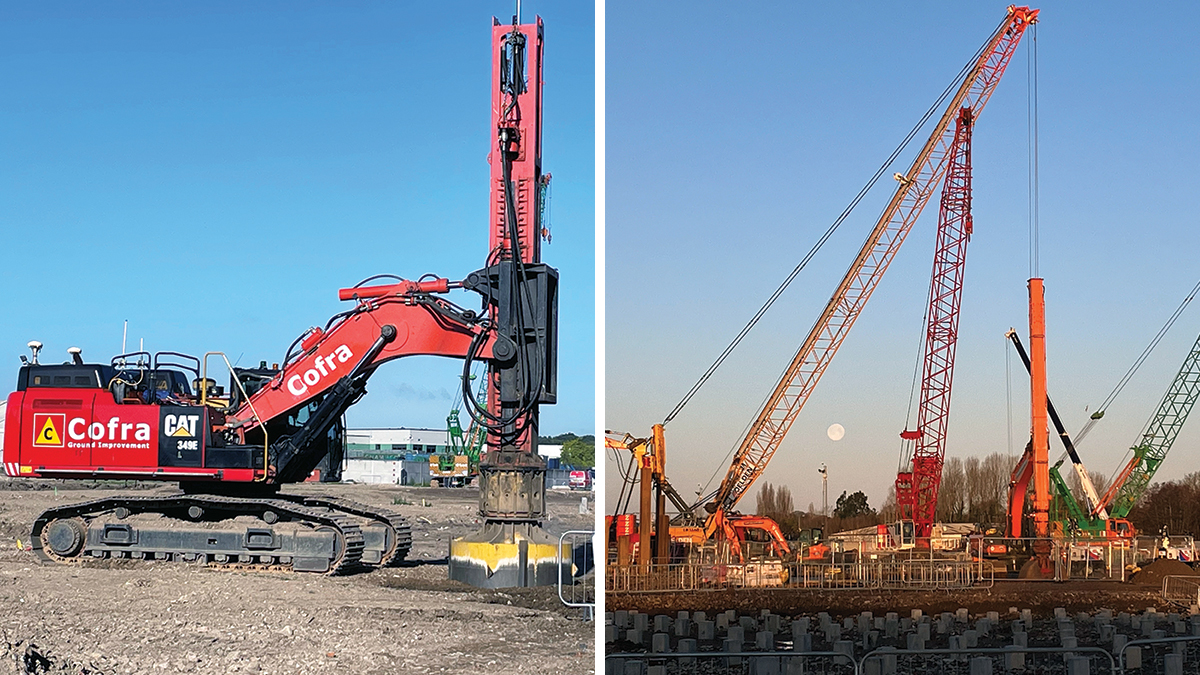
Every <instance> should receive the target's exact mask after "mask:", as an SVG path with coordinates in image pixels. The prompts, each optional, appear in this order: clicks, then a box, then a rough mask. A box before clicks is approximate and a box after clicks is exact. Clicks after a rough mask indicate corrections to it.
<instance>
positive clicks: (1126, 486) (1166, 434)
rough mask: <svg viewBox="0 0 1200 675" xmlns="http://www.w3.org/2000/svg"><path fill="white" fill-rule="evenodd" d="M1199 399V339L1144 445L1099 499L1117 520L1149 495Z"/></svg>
mask: <svg viewBox="0 0 1200 675" xmlns="http://www.w3.org/2000/svg"><path fill="white" fill-rule="evenodd" d="M1197 397H1200V337H1198V338H1197V339H1196V343H1195V344H1193V345H1192V350H1191V351H1190V352H1188V355H1187V358H1185V359H1184V360H1183V366H1182V367H1180V369H1179V372H1178V373H1176V375H1175V379H1174V380H1173V381H1172V382H1171V386H1170V387H1168V388H1167V393H1166V394H1164V395H1163V398H1162V401H1161V402H1160V403H1159V404H1158V410H1157V411H1156V412H1155V413H1154V416H1153V417H1151V418H1150V421H1149V422H1148V423H1147V424H1146V429H1145V431H1143V432H1142V442H1141V443H1138V444H1137V445H1135V446H1133V448H1132V450H1133V458H1132V459H1131V460H1130V461H1129V464H1128V465H1126V467H1125V468H1124V470H1122V472H1121V475H1120V476H1119V477H1118V478H1117V480H1116V481H1114V483H1113V486H1112V487H1111V488H1109V490H1108V492H1107V493H1106V494H1105V495H1104V497H1102V498H1101V499H1100V503H1101V506H1105V505H1108V504H1109V503H1110V502H1111V505H1112V509H1111V511H1112V515H1113V516H1114V517H1116V518H1124V517H1125V516H1128V515H1129V510H1130V509H1132V508H1133V506H1134V504H1136V503H1137V501H1138V499H1140V498H1141V496H1142V494H1144V493H1145V492H1146V488H1147V487H1148V486H1149V485H1150V478H1152V477H1153V476H1154V472H1155V471H1158V467H1159V465H1161V464H1162V462H1163V460H1164V459H1166V457H1167V453H1168V452H1169V451H1170V450H1171V446H1172V445H1173V444H1174V443H1175V437H1176V436H1178V435H1179V431H1180V430H1181V429H1183V423H1184V422H1186V421H1187V418H1188V415H1189V414H1190V413H1191V412H1192V406H1194V405H1195V403H1196V399H1197Z"/></svg>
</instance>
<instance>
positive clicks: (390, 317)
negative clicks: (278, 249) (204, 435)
mask: <svg viewBox="0 0 1200 675" xmlns="http://www.w3.org/2000/svg"><path fill="white" fill-rule="evenodd" d="M451 286H454V287H464V286H465V283H463V282H460V283H457V284H451V282H449V281H448V280H446V279H436V280H433V281H423V282H411V281H401V282H400V283H397V284H391V285H387V286H368V287H354V288H344V289H342V290H341V291H340V292H339V296H340V297H341V299H343V300H354V301H355V307H354V308H353V309H351V310H348V311H346V312H342V313H340V314H337V315H336V316H334V317H333V318H332V319H331V320H330V322H329V324H328V325H327V326H326V328H311V329H309V330H308V331H307V332H306V333H305V334H304V335H303V336H301V337H300V338H299V339H298V340H297V342H298V343H299V344H298V346H299V349H296V350H295V351H292V350H289V354H288V355H287V358H286V359H285V361H284V363H283V364H282V369H281V370H280V371H279V372H278V373H277V374H276V375H275V376H274V377H273V378H272V379H271V380H270V381H269V382H268V383H267V384H266V385H265V386H263V387H262V388H260V389H259V390H258V391H257V392H255V393H254V394H253V395H251V396H250V398H249V399H248V400H247V401H245V402H242V403H241V405H240V406H239V407H238V409H237V410H236V411H235V412H234V413H233V415H232V416H231V417H230V418H229V420H228V421H227V426H228V428H229V429H231V430H239V431H240V432H242V433H245V432H247V431H249V430H251V429H254V428H255V427H258V426H260V425H263V424H266V423H268V422H270V421H271V420H273V419H275V418H277V417H278V416H280V415H283V414H285V413H287V412H289V411H292V410H295V409H297V408H299V407H302V406H305V405H307V404H309V403H311V402H313V401H314V400H318V399H320V398H321V397H322V396H324V395H325V394H326V393H327V392H328V391H329V390H331V389H332V388H333V387H334V386H335V385H336V384H337V383H338V382H340V381H341V380H342V379H343V378H345V377H346V376H348V375H349V374H350V372H351V370H352V369H353V370H355V371H356V377H359V378H362V377H364V376H365V377H369V376H370V374H371V373H373V372H374V371H375V369H376V368H377V367H378V366H379V365H381V364H383V363H385V362H387V361H390V360H392V359H396V358H400V357H402V356H414V355H430V356H449V357H455V358H464V357H466V355H467V354H468V353H469V352H470V351H471V349H472V345H473V343H474V345H475V353H476V354H477V355H478V356H480V357H482V358H489V357H491V356H492V344H493V343H494V334H493V333H490V332H489V331H488V330H487V325H488V323H487V322H486V321H484V320H482V319H480V318H478V317H476V316H475V313H474V312H471V311H467V310H462V309H459V308H457V307H455V306H454V305H452V304H451V303H449V302H447V301H446V300H445V299H443V298H440V297H438V296H437V295H436V294H437V293H446V292H448V291H449V289H450V287H451ZM388 327H390V329H389V328H388ZM385 333H386V334H390V335H391V338H390V339H387V340H385V341H384V342H383V344H382V345H377V344H376V343H377V341H379V340H380V338H381V337H382V336H383V335H384V334H385ZM480 343H483V344H480ZM296 346H297V345H296V344H293V349H295V348H296Z"/></svg>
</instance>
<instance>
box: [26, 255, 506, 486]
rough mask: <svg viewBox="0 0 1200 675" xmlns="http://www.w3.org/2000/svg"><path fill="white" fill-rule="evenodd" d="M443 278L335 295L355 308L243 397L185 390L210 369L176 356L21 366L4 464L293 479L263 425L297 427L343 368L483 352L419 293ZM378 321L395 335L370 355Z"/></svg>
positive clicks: (148, 475) (77, 472)
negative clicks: (271, 447)
mask: <svg viewBox="0 0 1200 675" xmlns="http://www.w3.org/2000/svg"><path fill="white" fill-rule="evenodd" d="M449 285H450V284H449V282H447V280H445V279H440V280H437V282H424V283H421V284H416V283H413V282H408V281H402V282H401V283H398V284H393V285H388V286H372V287H365V288H348V289H342V290H341V292H340V294H339V295H340V296H341V297H343V298H345V299H353V300H355V301H356V306H355V308H354V309H352V310H350V311H349V312H347V313H344V314H342V315H339V317H336V318H335V319H334V321H333V322H332V323H331V325H330V326H329V327H328V329H320V328H314V329H311V330H310V331H309V332H308V333H306V334H305V336H303V338H302V339H301V340H300V344H301V349H300V350H299V351H298V352H297V353H295V354H294V355H293V356H292V357H291V359H290V360H289V361H288V362H287V363H285V364H283V367H282V368H280V369H278V371H277V372H276V373H275V374H274V375H273V377H270V378H269V379H268V380H267V381H266V382H265V383H264V384H262V386H260V387H258V388H257V390H256V391H254V392H253V393H251V394H249V396H248V397H236V396H233V394H235V390H238V389H239V388H242V389H243V390H244V383H239V382H236V381H234V380H233V379H232V378H231V380H230V386H229V390H228V395H227V394H226V393H225V392H222V393H221V394H216V393H215V390H216V388H215V387H212V386H211V384H210V385H209V388H210V390H209V391H204V392H200V391H194V390H198V389H200V387H199V386H197V385H198V384H200V383H201V382H202V381H204V380H209V381H210V383H211V380H210V379H209V377H208V376H209V373H208V372H207V369H206V368H205V367H204V364H201V363H200V362H199V360H197V359H192V358H189V357H183V356H182V355H175V354H166V353H164V354H159V355H156V356H155V357H151V356H150V355H148V354H137V355H123V356H121V357H117V358H116V359H114V361H113V363H112V364H109V365H102V364H86V363H82V362H81V363H67V364H63V365H41V364H31V365H27V366H25V367H23V368H22V370H21V374H20V376H19V381H18V385H17V389H18V390H17V391H16V392H13V393H12V394H11V395H10V396H9V397H8V406H7V413H6V421H5V430H6V433H5V435H4V464H5V465H6V466H9V467H15V468H16V474H17V475H19V476H22V477H30V478H71V477H75V478H82V477H105V478H136V479H140V480H168V481H176V480H182V481H189V482H191V481H221V482H234V483H237V482H242V483H250V482H264V483H268V484H275V483H279V482H292V481H290V480H281V479H280V477H279V475H278V469H280V468H281V467H280V466H279V465H278V464H276V463H273V462H272V457H271V453H270V452H269V451H268V449H267V446H268V445H269V444H270V442H271V440H272V439H271V436H272V435H273V434H272V433H271V431H272V428H273V427H274V428H275V429H280V428H281V426H287V427H289V428H291V427H295V426H296V421H295V420H294V418H295V417H296V416H297V414H298V413H299V411H300V410H302V409H305V408H307V407H309V406H312V405H313V404H314V403H315V402H319V401H322V400H323V399H324V397H325V395H326V394H327V392H328V391H329V389H330V388H331V387H333V386H334V385H335V384H336V383H337V382H338V381H339V380H340V379H341V378H342V377H343V376H346V375H349V374H350V372H351V371H352V370H354V369H356V368H357V369H358V370H359V371H360V373H361V374H362V375H363V376H369V375H370V373H371V372H373V371H374V369H375V368H377V367H378V366H379V365H381V364H383V363H385V362H387V361H390V360H392V359H396V358H399V357H401V356H412V355H436V356H449V357H457V358H463V357H465V356H466V354H467V352H468V350H469V349H470V347H471V344H472V341H473V340H478V341H479V342H482V344H481V345H480V344H477V348H476V355H477V356H479V357H481V358H488V357H490V355H491V349H490V339H489V337H488V336H487V335H485V333H486V331H485V330H484V329H483V328H482V327H481V326H479V325H471V323H469V319H468V318H467V316H464V315H461V314H460V315H459V316H461V317H462V318H461V319H460V321H458V322H455V321H453V320H451V318H449V317H452V316H454V315H455V312H456V311H457V310H456V309H455V308H453V306H452V305H450V304H449V303H446V302H445V301H444V300H442V299H440V298H437V297H435V296H433V295H432V294H431V293H429V292H427V290H443V289H445V290H448V289H447V287H448V286H449ZM455 285H456V286H461V285H462V284H461V283H460V284H455ZM443 292H444V290H443ZM384 326H392V327H393V328H394V329H395V337H394V338H393V339H392V340H390V341H389V342H387V343H386V344H384V345H383V346H382V349H379V350H378V351H377V353H372V346H373V345H374V344H375V343H376V342H377V341H379V339H380V333H381V331H382V330H383V327H384ZM138 358H140V359H142V365H141V366H139V365H137V364H136V362H134V361H133V359H138ZM167 360H169V363H168V362H167ZM139 380H140V381H139ZM118 383H123V384H125V385H126V386H123V387H118V386H116V385H117V384H118ZM239 398H240V399H241V400H242V402H241V403H240V404H236V403H235V401H237V400H238V399H239ZM289 417H290V418H293V420H292V422H291V423H288V422H287V421H286V419H285V418H289ZM280 433H282V432H280ZM309 471H311V468H310V469H309ZM309 471H305V472H303V475H302V476H299V479H300V480H303V478H304V477H306V476H307V475H308V473H309Z"/></svg>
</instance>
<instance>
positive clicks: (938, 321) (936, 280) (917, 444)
mask: <svg viewBox="0 0 1200 675" xmlns="http://www.w3.org/2000/svg"><path fill="white" fill-rule="evenodd" d="M973 121H974V118H973V115H972V112H971V109H970V108H963V109H962V110H961V111H959V115H958V120H957V123H956V124H955V131H954V145H953V147H952V149H951V153H950V168H949V170H948V171H947V172H946V185H945V187H944V188H943V189H942V202H941V209H940V211H939V214H938V232H937V246H936V248H935V250H934V254H933V276H932V281H931V283H930V286H929V314H928V317H927V318H926V322H925V325H926V334H925V357H924V359H923V373H922V377H921V399H920V406H919V407H918V411H917V428H916V429H915V430H914V431H911V432H910V431H907V430H906V431H905V432H904V433H903V434H901V436H902V437H904V438H906V439H911V440H912V441H913V443H912V444H907V443H906V447H908V448H910V449H911V451H912V452H911V457H907V458H905V461H904V462H903V464H902V467H906V468H907V470H902V471H901V472H900V473H899V474H898V475H897V476H896V505H897V507H898V508H899V510H900V518H901V519H903V520H912V521H913V523H914V526H915V527H914V529H915V534H916V536H917V537H918V538H919V539H925V538H928V537H929V535H930V532H931V531H932V529H933V521H934V512H935V511H936V510H937V496H938V487H939V486H940V485H941V482H942V461H943V458H944V457H945V454H946V428H947V426H948V425H949V422H950V387H951V384H952V383H953V379H954V353H955V347H956V346H957V345H958V315H959V307H960V305H961V301H962V289H963V271H964V265H965V263H966V260H967V242H968V241H970V239H971V229H972V222H971V127H972V123H973Z"/></svg>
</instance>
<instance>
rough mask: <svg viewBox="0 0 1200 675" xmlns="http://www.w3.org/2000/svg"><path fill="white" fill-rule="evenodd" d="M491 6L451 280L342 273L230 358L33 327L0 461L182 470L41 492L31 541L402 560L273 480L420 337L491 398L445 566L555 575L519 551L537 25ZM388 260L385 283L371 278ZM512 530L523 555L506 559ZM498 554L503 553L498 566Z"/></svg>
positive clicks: (494, 577) (130, 472) (532, 538)
mask: <svg viewBox="0 0 1200 675" xmlns="http://www.w3.org/2000/svg"><path fill="white" fill-rule="evenodd" d="M494 24H495V25H494V28H493V31H492V34H493V52H494V53H493V58H494V63H493V92H492V93H493V100H492V111H493V112H492V119H493V122H494V125H493V131H494V133H495V136H494V138H493V142H492V148H491V156H490V163H491V171H492V175H493V178H494V180H493V181H492V200H491V204H492V208H490V209H489V211H490V223H489V238H490V248H489V253H488V256H487V260H486V262H485V266H484V267H483V268H481V269H479V270H477V271H475V272H472V273H471V274H469V275H467V276H466V277H465V278H463V279H462V280H458V281H451V280H449V279H446V278H440V277H435V276H432V275H426V276H422V277H421V278H420V279H419V280H417V281H409V280H406V279H402V278H400V277H394V276H392V275H380V276H378V277H371V278H370V279H367V280H365V281H363V282H360V283H359V284H358V285H355V286H353V287H350V288H343V289H341V291H340V292H339V297H340V298H341V299H342V300H344V301H349V302H352V303H353V305H352V306H351V307H350V308H349V309H347V310H345V311H343V312H340V313H338V314H336V315H334V316H333V317H332V318H331V319H329V321H328V322H327V323H326V324H325V325H324V326H323V327H318V328H311V329H309V330H308V331H306V332H305V333H304V334H303V335H301V336H300V337H298V338H297V339H296V340H295V341H294V342H293V343H292V344H291V345H290V346H289V347H288V349H287V351H286V352H285V356H284V358H283V360H282V361H281V362H280V363H279V364H278V365H276V366H272V367H267V365H266V362H263V363H262V364H260V367H258V368H235V367H233V366H232V365H230V364H229V361H228V360H227V359H225V358H224V355H223V354H220V353H217V352H210V353H208V354H205V355H204V356H203V357H195V356H189V355H186V354H180V353H176V352H158V353H155V354H151V353H148V352H134V353H129V354H121V355H118V356H116V357H115V358H113V359H111V360H110V361H109V362H108V363H100V362H91V363H89V362H86V361H85V360H84V359H83V356H82V354H81V353H80V351H79V350H78V349H75V348H72V349H71V350H68V351H69V352H70V360H69V361H67V362H66V363H61V364H49V363H41V362H40V360H39V350H40V349H41V344H40V343H37V342H32V343H30V347H31V349H32V350H33V355H32V359H25V357H22V360H23V361H25V363H24V365H23V366H22V367H21V369H20V373H19V375H18V380H17V391H16V392H14V393H13V394H11V395H10V396H9V397H8V402H7V412H6V418H5V432H6V433H5V434H4V448H3V449H4V467H5V470H6V472H7V473H9V475H15V476H20V477H22V478H58V479H93V480H94V479H137V480H152V481H177V482H178V483H179V486H180V487H181V488H182V491H181V494H177V495H168V496H161V495H152V496H133V495H129V496H115V497H105V498H102V499H97V500H93V501H90V502H84V503H80V504H72V505H68V506H58V507H55V508H52V509H49V510H47V511H45V512H43V513H42V514H41V515H39V516H38V518H37V520H36V521H35V522H34V524H33V531H32V537H31V539H32V546H33V549H34V551H35V553H36V554H37V555H38V557H40V558H41V559H42V560H44V561H60V562H69V561H73V560H79V559H86V558H95V559H103V558H133V559H153V560H184V561H193V562H199V563H207V564H212V565H223V566H232V567H237V568H244V569H260V568H266V569H287V570H295V571H305V572H320V573H337V572H342V571H346V570H351V569H355V568H357V567H359V566H361V565H367V566H383V565H391V564H395V563H397V562H398V561H400V560H402V559H403V558H404V556H405V554H406V553H407V552H408V549H409V546H410V543H411V535H410V533H409V527H408V525H407V523H406V522H405V521H404V519H403V518H402V517H400V516H399V515H397V514H395V513H392V512H389V511H385V510H381V509H376V508H369V507H366V506H362V505H359V504H354V503H350V502H346V501H342V500H337V499H329V498H317V497H310V496H302V495H293V494H288V493H286V492H283V491H281V490H280V488H281V486H283V485H286V484H288V483H297V482H301V481H304V480H305V479H306V478H307V477H308V476H309V475H310V474H311V473H312V471H313V469H314V468H315V467H316V466H317V465H318V463H319V462H321V460H322V459H323V458H325V457H326V456H327V455H330V454H331V453H338V452H340V450H341V446H342V435H343V422H342V418H343V414H344V413H345V411H346V409H347V408H349V407H350V406H351V405H353V404H354V403H355V402H356V401H358V400H359V399H360V398H361V397H362V396H363V395H364V394H365V393H366V385H367V381H368V380H369V378H370V377H371V375H372V374H373V373H374V372H375V371H376V369H377V368H378V367H379V366H380V365H382V364H383V363H385V362H387V361H391V360H393V359H397V358H400V357H404V356H413V355H432V356H446V357H451V358H459V359H463V362H464V363H463V369H464V373H467V374H469V373H470V369H471V364H472V362H474V361H477V360H482V361H484V362H486V364H487V401H486V404H476V405H474V406H467V407H468V410H469V412H470V414H471V415H472V417H473V418H474V419H475V421H476V422H477V423H478V424H480V425H481V426H483V427H484V428H486V429H487V433H488V437H487V449H488V452H487V453H486V455H485V456H484V458H483V460H482V462H481V473H482V476H481V490H480V514H481V516H482V517H483V519H484V523H485V525H484V528H483V530H482V531H481V532H480V533H478V534H477V535H472V536H469V537H467V538H466V540H467V541H468V545H466V547H467V548H468V549H469V552H468V553H467V554H462V555H459V554H457V553H456V554H455V555H454V556H453V557H454V559H453V560H452V564H451V571H450V572H451V577H452V578H457V579H460V580H463V581H468V582H470V583H474V584H476V585H483V586H514V585H527V584H534V583H541V584H544V583H553V582H554V580H555V579H556V578H557V573H558V570H557V563H555V562H554V561H553V559H554V557H555V556H553V555H552V554H553V553H556V552H557V550H556V549H554V547H553V546H551V550H550V551H549V553H547V552H546V551H540V549H538V550H537V551H535V550H534V549H535V546H540V545H541V544H542V543H544V542H543V540H547V541H548V540H549V537H548V535H546V533H545V532H543V531H542V530H541V520H542V518H543V517H544V515H545V502H544V483H545V462H544V460H541V458H540V457H539V456H538V454H537V452H536V445H535V443H536V436H537V434H536V432H537V419H538V406H539V405H540V404H543V403H554V401H555V390H556V379H557V377H556V361H557V356H556V353H557V347H556V344H557V296H558V273H557V271H556V270H554V269H553V268H551V267H548V266H547V265H545V264H542V263H541V262H540V257H541V249H540V240H541V234H542V233H541V229H540V220H541V214H540V209H538V208H536V207H534V206H533V205H536V204H540V203H541V202H542V200H541V197H542V195H541V194H540V191H541V190H542V189H543V186H544V184H545V182H544V181H543V180H542V174H541V159H540V158H541V72H542V68H541V56H542V23H541V20H540V19H539V20H538V21H537V23H536V24H528V25H518V22H517V21H516V20H515V19H514V21H513V24H512V25H511V26H506V25H501V24H500V23H499V22H494ZM527 55H529V57H530V58H527ZM527 66H528V67H527ZM384 277H387V278H388V280H387V281H388V283H384V284H380V283H379V281H378V280H379V279H381V278H384ZM372 282H374V284H373V285H369V284H372ZM460 289H461V290H464V291H469V292H473V293H475V294H477V295H478V296H479V297H480V298H481V299H482V310H481V311H474V310H470V309H465V308H463V307H461V306H459V305H458V304H455V303H454V302H452V301H451V300H450V298H449V297H448V294H449V293H450V292H451V291H456V290H460ZM210 362H215V365H219V364H220V363H222V362H223V363H224V364H225V365H226V366H227V368H228V371H229V380H228V386H221V385H218V384H217V382H216V380H215V379H214V377H210V371H209V365H210ZM463 382H464V387H466V384H465V383H467V382H469V379H467V378H464V379H463ZM465 393H466V396H465V400H470V401H471V402H474V397H472V396H471V395H470V392H469V391H467V392H465ZM235 519H236V520H235ZM455 543H458V542H455ZM509 548H512V549H513V550H514V551H515V550H516V549H517V548H521V549H522V553H524V552H525V551H526V550H528V552H529V553H528V555H527V556H523V557H521V558H520V560H521V562H520V563H518V562H516V561H517V560H518V558H517V557H515V556H509V555H508V554H507V553H508V549H509ZM452 550H453V545H452ZM492 553H497V554H496V555H492ZM535 553H538V555H535ZM510 557H511V558H512V561H513V562H512V564H511V565H508V566H502V565H497V564H493V562H494V560H495V559H500V558H503V559H504V560H508V559H509V558H510ZM489 561H492V562H489ZM526 561H527V562H526ZM518 567H519V569H518Z"/></svg>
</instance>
